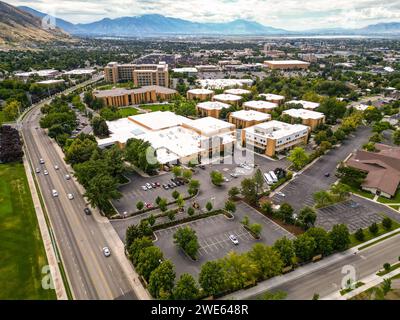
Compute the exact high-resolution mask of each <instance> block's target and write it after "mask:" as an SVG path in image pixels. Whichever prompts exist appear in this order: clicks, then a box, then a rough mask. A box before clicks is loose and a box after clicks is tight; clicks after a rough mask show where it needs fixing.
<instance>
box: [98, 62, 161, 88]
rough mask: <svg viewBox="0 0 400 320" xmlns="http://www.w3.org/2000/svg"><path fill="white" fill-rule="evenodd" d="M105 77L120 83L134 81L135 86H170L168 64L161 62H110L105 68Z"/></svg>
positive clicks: (109, 80)
mask: <svg viewBox="0 0 400 320" xmlns="http://www.w3.org/2000/svg"><path fill="white" fill-rule="evenodd" d="M104 79H105V80H106V81H107V82H112V83H118V82H126V81H132V82H133V83H134V85H135V86H138V87H142V86H152V85H156V86H162V87H169V77H168V65H167V64H166V63H165V62H160V63H159V64H118V63H117V62H110V63H109V64H108V65H107V66H106V67H105V68H104Z"/></svg>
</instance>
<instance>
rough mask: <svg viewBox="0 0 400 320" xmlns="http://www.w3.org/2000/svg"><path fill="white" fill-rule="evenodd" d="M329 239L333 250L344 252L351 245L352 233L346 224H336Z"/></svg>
mask: <svg viewBox="0 0 400 320" xmlns="http://www.w3.org/2000/svg"><path fill="white" fill-rule="evenodd" d="M329 237H330V238H331V241H332V249H333V250H338V251H343V250H345V249H347V248H348V247H349V245H350V233H349V229H348V228H347V226H346V225H344V224H336V225H334V226H333V228H332V230H331V232H329Z"/></svg>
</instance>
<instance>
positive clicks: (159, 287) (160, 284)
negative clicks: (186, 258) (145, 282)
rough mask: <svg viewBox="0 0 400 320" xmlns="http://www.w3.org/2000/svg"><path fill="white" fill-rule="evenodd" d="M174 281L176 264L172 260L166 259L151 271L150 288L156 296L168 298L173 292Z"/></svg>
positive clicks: (157, 297)
mask: <svg viewBox="0 0 400 320" xmlns="http://www.w3.org/2000/svg"><path fill="white" fill-rule="evenodd" d="M174 281H175V271H174V266H173V265H172V263H171V261H169V260H165V261H163V262H162V263H161V264H160V265H159V266H158V267H157V268H156V269H155V270H154V271H153V272H152V273H151V275H150V280H149V287H148V288H149V291H150V293H151V295H152V296H153V297H154V298H156V299H159V298H161V297H164V298H168V297H170V296H171V294H172V289H173V287H174Z"/></svg>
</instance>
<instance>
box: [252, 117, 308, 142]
mask: <svg viewBox="0 0 400 320" xmlns="http://www.w3.org/2000/svg"><path fill="white" fill-rule="evenodd" d="M245 130H246V133H252V134H256V135H259V136H263V137H268V138H271V139H282V138H285V137H287V136H291V135H293V134H297V133H298V134H301V135H306V134H308V127H307V126H305V125H302V124H289V123H286V122H281V121H277V120H272V121H268V122H263V123H260V124H256V125H254V126H252V127H249V128H246V129H245Z"/></svg>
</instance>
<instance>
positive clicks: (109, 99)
mask: <svg viewBox="0 0 400 320" xmlns="http://www.w3.org/2000/svg"><path fill="white" fill-rule="evenodd" d="M176 94H177V91H176V90H173V89H169V88H166V87H160V86H145V87H141V88H138V89H124V88H115V89H111V90H97V91H94V92H93V96H94V97H95V98H98V99H101V100H103V103H104V105H105V106H110V107H111V106H113V107H124V106H130V105H135V104H143V103H154V102H162V101H168V100H171V99H173V98H174V96H175V95H176Z"/></svg>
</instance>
